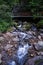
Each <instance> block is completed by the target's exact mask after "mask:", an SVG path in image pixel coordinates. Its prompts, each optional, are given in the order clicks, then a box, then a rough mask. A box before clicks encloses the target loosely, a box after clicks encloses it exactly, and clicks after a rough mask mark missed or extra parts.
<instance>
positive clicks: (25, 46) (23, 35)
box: [4, 25, 43, 65]
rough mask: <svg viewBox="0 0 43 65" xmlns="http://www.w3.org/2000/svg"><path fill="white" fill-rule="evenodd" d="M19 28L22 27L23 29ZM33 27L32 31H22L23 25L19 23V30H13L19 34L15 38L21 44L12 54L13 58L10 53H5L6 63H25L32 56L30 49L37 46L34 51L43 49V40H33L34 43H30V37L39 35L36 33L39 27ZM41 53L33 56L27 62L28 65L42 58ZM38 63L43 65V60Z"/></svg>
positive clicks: (12, 64)
mask: <svg viewBox="0 0 43 65" xmlns="http://www.w3.org/2000/svg"><path fill="white" fill-rule="evenodd" d="M19 29H21V31H20V30H19ZM31 29H32V32H31V31H29V32H28V33H27V32H25V31H22V27H21V25H19V26H18V30H16V31H13V32H11V33H12V34H14V35H16V36H18V38H17V37H16V39H15V40H16V41H18V43H19V45H18V48H17V51H16V54H15V56H12V58H9V57H8V55H6V54H5V57H6V58H5V59H4V60H5V61H6V64H5V65H25V62H26V61H27V60H29V58H31V57H30V53H31V52H30V51H31V50H32V49H34V47H35V49H34V51H36V50H37V51H39V50H41V49H43V40H39V41H38V42H33V43H34V44H32V43H30V41H29V40H30V39H32V40H33V39H35V40H36V39H37V35H36V31H37V28H36V27H34V26H32V28H31ZM42 34H43V33H42ZM18 39H19V40H18ZM39 39H40V36H39ZM40 43H41V44H40ZM40 54H41V53H40V52H39V57H38V56H37V55H36V56H34V57H33V58H31V59H30V60H29V61H28V64H26V65H35V61H36V60H38V59H40ZM13 55H14V54H13ZM42 55H43V54H42ZM42 57H43V56H42ZM42 57H41V59H42ZM7 58H9V59H8V60H6V59H7ZM37 65H43V62H40V63H38V64H37Z"/></svg>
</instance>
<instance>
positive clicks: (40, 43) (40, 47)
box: [35, 41, 43, 50]
mask: <svg viewBox="0 0 43 65" xmlns="http://www.w3.org/2000/svg"><path fill="white" fill-rule="evenodd" d="M35 48H36V50H43V41H38V43H37V44H35Z"/></svg>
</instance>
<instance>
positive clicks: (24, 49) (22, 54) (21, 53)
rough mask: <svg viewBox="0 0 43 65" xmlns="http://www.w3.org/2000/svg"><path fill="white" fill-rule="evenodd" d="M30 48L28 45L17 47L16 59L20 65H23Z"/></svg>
mask: <svg viewBox="0 0 43 65" xmlns="http://www.w3.org/2000/svg"><path fill="white" fill-rule="evenodd" d="M30 47H31V46H29V45H28V44H25V45H24V46H19V48H18V50H17V58H18V63H19V64H20V65H23V64H24V62H25V61H26V59H27V58H28V49H29V48H30Z"/></svg>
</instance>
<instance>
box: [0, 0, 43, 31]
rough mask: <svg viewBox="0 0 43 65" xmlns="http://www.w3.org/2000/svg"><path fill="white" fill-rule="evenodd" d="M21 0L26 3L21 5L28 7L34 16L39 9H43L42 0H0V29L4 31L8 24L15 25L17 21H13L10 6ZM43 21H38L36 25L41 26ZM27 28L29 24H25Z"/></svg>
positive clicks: (37, 14) (37, 13)
mask: <svg viewBox="0 0 43 65" xmlns="http://www.w3.org/2000/svg"><path fill="white" fill-rule="evenodd" d="M21 2H22V4H23V2H24V3H25V4H26V6H25V5H24V6H23V7H24V8H26V9H29V11H31V12H32V15H33V16H34V17H36V16H39V15H41V14H39V10H42V11H43V0H0V31H2V32H3V31H6V30H7V29H8V28H9V27H10V26H14V25H16V26H17V23H15V22H13V20H12V18H11V15H12V8H13V6H14V5H16V4H17V3H21ZM42 24H43V23H42V22H41V23H38V24H37V25H38V27H39V26H41V25H42ZM25 27H26V28H27V29H29V27H30V26H29V25H26V26H25Z"/></svg>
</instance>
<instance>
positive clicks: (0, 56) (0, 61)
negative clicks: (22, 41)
mask: <svg viewBox="0 0 43 65" xmlns="http://www.w3.org/2000/svg"><path fill="white" fill-rule="evenodd" d="M1 58H2V55H1V54H0V64H1V63H2V60H1Z"/></svg>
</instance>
